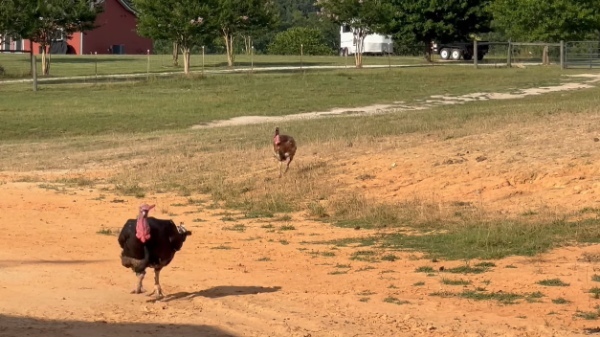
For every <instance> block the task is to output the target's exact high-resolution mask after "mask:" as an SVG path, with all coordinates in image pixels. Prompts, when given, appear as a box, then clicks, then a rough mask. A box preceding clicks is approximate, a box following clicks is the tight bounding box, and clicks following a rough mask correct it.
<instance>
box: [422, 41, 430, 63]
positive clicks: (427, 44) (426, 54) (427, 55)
mask: <svg viewBox="0 0 600 337" xmlns="http://www.w3.org/2000/svg"><path fill="white" fill-rule="evenodd" d="M423 52H424V53H423V54H424V55H423V56H424V57H425V60H427V62H431V41H430V42H425V50H424V51H423Z"/></svg>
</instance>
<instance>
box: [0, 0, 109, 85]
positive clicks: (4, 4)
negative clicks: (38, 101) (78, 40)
mask: <svg viewBox="0 0 600 337" xmlns="http://www.w3.org/2000/svg"><path fill="white" fill-rule="evenodd" d="M100 12H102V7H101V6H100V5H98V4H96V2H93V1H90V0H37V1H35V0H34V1H19V0H2V1H1V2H0V13H2V14H0V26H2V28H3V29H2V31H5V32H8V34H9V35H10V36H13V37H18V38H25V39H28V40H30V41H33V42H36V43H39V45H40V47H41V49H42V73H43V74H44V75H48V74H49V72H50V60H49V59H48V58H47V57H46V53H47V52H48V47H49V46H50V45H51V43H52V40H53V39H56V38H57V37H59V36H60V35H62V36H63V37H64V38H69V37H70V36H72V35H73V33H75V32H85V31H88V30H91V29H93V28H95V27H96V26H95V25H94V22H95V21H96V16H97V15H98V14H99V13H100Z"/></svg>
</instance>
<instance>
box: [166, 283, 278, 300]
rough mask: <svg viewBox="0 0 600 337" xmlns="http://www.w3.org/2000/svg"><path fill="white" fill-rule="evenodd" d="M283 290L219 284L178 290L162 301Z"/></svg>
mask: <svg viewBox="0 0 600 337" xmlns="http://www.w3.org/2000/svg"><path fill="white" fill-rule="evenodd" d="M279 290H281V287H253V286H248V287H245V286H218V287H213V288H209V289H204V290H200V291H196V292H192V293H189V292H185V291H182V292H178V293H174V294H170V295H166V296H165V297H164V298H163V299H162V300H161V302H170V301H175V300H180V299H186V300H189V299H192V298H194V297H199V296H202V297H206V298H219V297H226V296H239V295H255V294H260V293H273V292H276V291H279Z"/></svg>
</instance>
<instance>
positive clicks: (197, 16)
mask: <svg viewBox="0 0 600 337" xmlns="http://www.w3.org/2000/svg"><path fill="white" fill-rule="evenodd" d="M133 3H134V5H135V8H136V9H137V11H138V13H139V14H138V26H137V30H138V32H139V33H140V35H142V36H146V37H149V38H152V39H157V40H167V41H171V42H172V43H176V44H177V47H179V48H180V50H181V54H182V55H183V71H184V73H185V74H189V72H190V53H191V49H192V48H193V47H195V46H200V45H202V44H203V43H204V42H206V41H208V40H209V39H210V36H211V35H213V34H214V33H215V29H216V26H215V22H214V21H211V19H212V13H211V11H210V8H211V5H213V3H211V2H210V1H209V0H204V1H200V0H161V1H156V0H134V1H133ZM174 57H175V56H174Z"/></svg>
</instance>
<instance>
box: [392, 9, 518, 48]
mask: <svg viewBox="0 0 600 337" xmlns="http://www.w3.org/2000/svg"><path fill="white" fill-rule="evenodd" d="M391 1H392V4H393V5H394V8H395V15H394V19H393V20H392V21H391V22H390V25H389V30H390V31H392V32H394V37H395V39H397V40H403V41H406V42H409V41H413V43H420V44H421V46H422V47H423V48H425V51H426V56H427V57H428V59H429V57H430V56H431V55H430V54H431V51H430V49H429V45H430V43H431V41H432V40H437V41H439V42H443V43H445V42H454V41H466V40H468V39H469V36H470V34H476V33H485V32H489V31H490V24H491V19H492V15H491V12H490V10H489V1H490V0H453V1H445V0H411V1H406V0H391ZM516 1H519V0H516Z"/></svg>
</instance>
